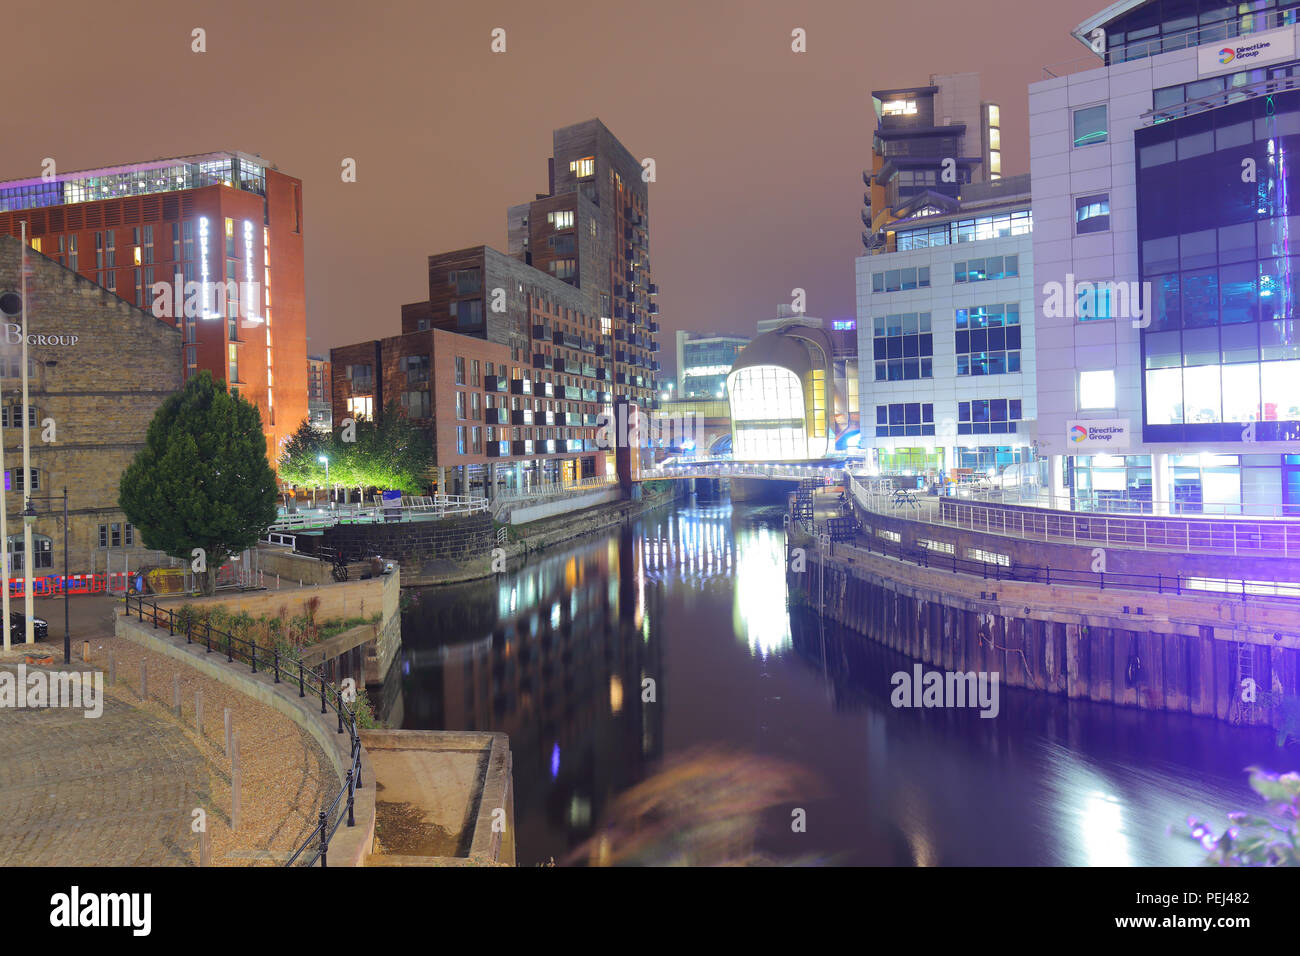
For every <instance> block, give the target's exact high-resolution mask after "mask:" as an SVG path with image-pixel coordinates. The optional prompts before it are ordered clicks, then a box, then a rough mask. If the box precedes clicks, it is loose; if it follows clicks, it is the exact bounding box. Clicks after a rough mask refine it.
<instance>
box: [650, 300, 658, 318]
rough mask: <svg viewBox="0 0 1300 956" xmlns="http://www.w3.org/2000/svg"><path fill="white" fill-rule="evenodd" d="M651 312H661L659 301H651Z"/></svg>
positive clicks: (656, 313) (655, 313)
mask: <svg viewBox="0 0 1300 956" xmlns="http://www.w3.org/2000/svg"><path fill="white" fill-rule="evenodd" d="M650 314H651V315H658V314H659V303H658V302H651V303H650Z"/></svg>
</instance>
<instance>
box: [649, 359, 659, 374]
mask: <svg viewBox="0 0 1300 956" xmlns="http://www.w3.org/2000/svg"><path fill="white" fill-rule="evenodd" d="M650 371H652V372H658V371H660V368H659V363H658V362H657V361H656V362H651V363H650Z"/></svg>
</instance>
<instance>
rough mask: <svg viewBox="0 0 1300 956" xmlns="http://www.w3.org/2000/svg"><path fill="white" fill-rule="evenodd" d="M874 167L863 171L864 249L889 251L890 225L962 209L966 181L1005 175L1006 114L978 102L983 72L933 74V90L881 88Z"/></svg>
mask: <svg viewBox="0 0 1300 956" xmlns="http://www.w3.org/2000/svg"><path fill="white" fill-rule="evenodd" d="M871 101H872V105H873V107H874V108H875V114H876V131H875V135H874V136H873V138H872V150H871V152H872V163H871V169H870V170H868V171H865V172H863V174H862V181H863V182H864V183H865V184H866V186H867V192H866V193H864V194H863V203H864V205H865V208H864V209H863V210H862V224H863V225H864V226H866V227H867V228H866V231H865V232H863V233H862V244H863V246H865V247H866V250H867V252H878V251H882V250H890V249H892V246H891V236H892V233H891V230H890V228H889V226H890V224H891V223H893V222H894V221H895V220H899V219H912V218H915V217H917V216H923V215H927V214H932V213H935V214H943V213H949V212H954V211H956V209H957V205H958V197H959V196H960V195H961V193H962V188H963V187H964V186H965V185H966V184H967V183H978V182H984V181H988V180H996V179H1000V178H1001V177H1002V131H1001V125H1002V121H1001V115H1000V110H999V108H998V106H997V104H995V103H988V102H983V101H981V100H980V77H979V74H978V73H954V74H949V75H945V76H932V77H930V83H929V85H927V86H910V87H903V88H900V89H895V90H875V91H874V92H873V93H872V94H871Z"/></svg>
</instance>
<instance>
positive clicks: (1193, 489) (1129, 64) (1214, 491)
mask: <svg viewBox="0 0 1300 956" xmlns="http://www.w3.org/2000/svg"><path fill="white" fill-rule="evenodd" d="M1298 13H1300V9H1298V8H1297V6H1296V5H1295V4H1294V3H1291V2H1287V3H1278V4H1276V5H1274V4H1273V3H1271V2H1269V3H1260V4H1252V5H1250V6H1249V10H1248V9H1247V8H1246V7H1245V6H1236V5H1234V6H1223V5H1222V4H1218V3H1212V2H1210V0H1185V2H1178V3H1171V2H1169V0H1165V2H1163V3H1159V2H1155V0H1130V2H1124V3H1117V4H1113V5H1111V6H1109V7H1107V8H1106V9H1105V10H1104V11H1102V12H1100V13H1098V14H1096V15H1095V16H1093V17H1090V18H1089V19H1087V20H1085V21H1084V22H1083V23H1081V24H1080V25H1079V26H1078V27H1076V28H1075V30H1074V31H1073V33H1074V36H1075V37H1076V38H1077V39H1078V40H1079V42H1080V43H1081V44H1083V46H1084V48H1085V50H1086V51H1087V52H1086V53H1085V54H1083V55H1084V57H1085V58H1086V62H1084V63H1083V64H1082V67H1079V66H1078V65H1077V64H1076V65H1075V67H1076V68H1075V69H1074V70H1073V71H1069V70H1060V69H1058V70H1055V71H1054V72H1056V73H1060V74H1062V75H1056V76H1053V77H1052V78H1049V79H1046V80H1044V81H1042V82H1039V83H1035V84H1033V85H1032V86H1031V87H1030V92H1029V114H1030V116H1029V122H1030V161H1031V169H1032V170H1033V176H1034V179H1033V205H1034V219H1035V222H1034V234H1033V236H1034V271H1035V279H1036V282H1037V284H1038V287H1039V292H1040V294H1041V295H1042V303H1041V308H1040V316H1039V318H1038V323H1039V324H1038V329H1037V339H1038V363H1039V364H1038V418H1039V446H1040V450H1041V451H1042V452H1044V453H1046V454H1047V455H1049V456H1050V459H1049V461H1050V469H1049V473H1050V475H1049V482H1048V484H1049V490H1050V493H1051V495H1052V497H1053V499H1054V501H1055V502H1056V503H1057V504H1059V505H1065V504H1070V503H1072V504H1073V505H1074V506H1075V507H1080V508H1098V509H1108V510H1109V509H1126V510H1142V511H1154V512H1156V513H1171V512H1173V513H1207V514H1216V513H1217V514H1225V513H1226V514H1252V515H1279V514H1288V513H1289V514H1300V456H1297V455H1296V453H1295V452H1296V448H1297V445H1296V441H1297V440H1298V439H1300V331H1298V330H1297V319H1298V318H1300V317H1298V316H1297V315H1296V308H1297V306H1296V303H1297V299H1298V298H1300V296H1298V293H1300V287H1298V286H1297V282H1296V279H1295V276H1296V274H1297V272H1300V262H1297V260H1296V259H1295V258H1294V257H1293V256H1292V253H1293V252H1294V250H1293V249H1292V243H1291V239H1292V236H1291V229H1292V227H1293V226H1295V224H1296V222H1297V219H1296V218H1295V217H1296V216H1297V215H1300V182H1297V175H1296V172H1295V170H1296V169H1297V168H1300V167H1297V165H1296V164H1295V163H1293V162H1292V159H1291V157H1292V156H1294V155H1297V154H1300V56H1298V55H1297V23H1298V21H1300V17H1298Z"/></svg>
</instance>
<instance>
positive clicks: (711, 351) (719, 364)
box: [676, 331, 749, 399]
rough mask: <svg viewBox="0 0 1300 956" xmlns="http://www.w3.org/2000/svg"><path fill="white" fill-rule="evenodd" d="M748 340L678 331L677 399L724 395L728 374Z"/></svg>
mask: <svg viewBox="0 0 1300 956" xmlns="http://www.w3.org/2000/svg"><path fill="white" fill-rule="evenodd" d="M748 344H749V339H747V338H743V337H741V336H739V335H718V334H715V333H710V332H685V331H679V332H678V333H677V395H676V397H677V398H683V399H685V398H700V399H705V398H724V397H726V389H727V376H728V375H729V374H730V373H731V366H732V365H733V364H734V363H735V361H736V356H738V355H739V354H740V352H741V350H742V349H744V347H745V346H746V345H748Z"/></svg>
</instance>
